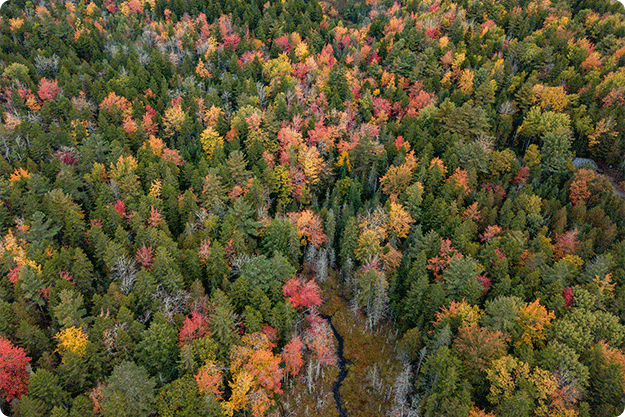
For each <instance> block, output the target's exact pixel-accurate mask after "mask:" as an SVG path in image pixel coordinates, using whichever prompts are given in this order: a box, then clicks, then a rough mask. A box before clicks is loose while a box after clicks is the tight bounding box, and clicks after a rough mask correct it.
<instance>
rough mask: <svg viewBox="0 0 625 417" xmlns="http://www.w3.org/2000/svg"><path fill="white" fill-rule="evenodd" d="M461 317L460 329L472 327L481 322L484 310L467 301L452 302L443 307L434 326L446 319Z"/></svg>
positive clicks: (437, 314)
mask: <svg viewBox="0 0 625 417" xmlns="http://www.w3.org/2000/svg"><path fill="white" fill-rule="evenodd" d="M448 317H449V318H455V317H460V320H461V323H460V327H465V326H470V325H472V324H476V323H478V322H479V321H480V317H482V310H480V308H479V307H478V306H472V305H471V304H469V303H467V302H466V301H464V300H462V301H459V302H458V301H456V300H454V301H452V302H451V303H450V304H449V305H448V306H445V307H442V308H441V309H440V310H439V311H438V312H437V313H436V318H435V319H434V321H433V322H432V324H433V325H434V326H436V325H438V324H439V323H441V322H442V321H443V320H444V319H446V318H448Z"/></svg>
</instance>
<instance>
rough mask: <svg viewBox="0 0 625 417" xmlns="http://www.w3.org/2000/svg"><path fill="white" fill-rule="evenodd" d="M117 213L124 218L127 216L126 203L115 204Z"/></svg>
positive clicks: (121, 201)
mask: <svg viewBox="0 0 625 417" xmlns="http://www.w3.org/2000/svg"><path fill="white" fill-rule="evenodd" d="M115 211H116V212H118V213H119V214H121V215H122V216H125V215H126V203H125V202H124V200H117V202H116V203H115Z"/></svg>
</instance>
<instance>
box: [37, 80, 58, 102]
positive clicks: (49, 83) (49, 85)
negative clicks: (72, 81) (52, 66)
mask: <svg viewBox="0 0 625 417" xmlns="http://www.w3.org/2000/svg"><path fill="white" fill-rule="evenodd" d="M60 91H61V89H60V88H59V82H58V81H57V80H48V79H47V78H42V79H41V81H39V91H38V92H37V94H38V95H39V98H40V99H42V100H43V101H52V100H54V99H55V98H56V96H57V95H58V94H59V92H60Z"/></svg>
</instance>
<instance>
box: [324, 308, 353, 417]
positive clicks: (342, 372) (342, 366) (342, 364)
mask: <svg viewBox="0 0 625 417" xmlns="http://www.w3.org/2000/svg"><path fill="white" fill-rule="evenodd" d="M320 316H321V317H323V318H324V319H326V320H328V323H329V324H330V328H331V329H332V333H334V337H335V338H336V340H337V341H338V344H339V345H338V348H337V350H336V354H337V357H338V366H339V375H338V377H337V378H336V382H334V385H332V394H334V401H336V409H337V410H338V411H339V415H340V416H341V417H347V410H345V407H344V406H343V399H342V398H341V393H340V389H341V384H342V383H343V380H344V379H345V378H346V377H347V367H346V365H347V361H346V360H345V357H344V356H343V336H341V335H340V334H339V332H337V331H336V328H334V324H332V316H328V315H325V314H320Z"/></svg>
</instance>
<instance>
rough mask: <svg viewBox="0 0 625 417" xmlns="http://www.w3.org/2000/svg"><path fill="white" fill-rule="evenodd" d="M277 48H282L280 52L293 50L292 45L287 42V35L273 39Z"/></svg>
mask: <svg viewBox="0 0 625 417" xmlns="http://www.w3.org/2000/svg"><path fill="white" fill-rule="evenodd" d="M274 42H275V43H276V45H278V48H280V49H281V50H282V52H286V53H287V54H288V53H289V52H291V51H292V50H293V45H292V44H291V42H289V35H286V34H285V35H282V36H280V37H279V38H276V39H274Z"/></svg>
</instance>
